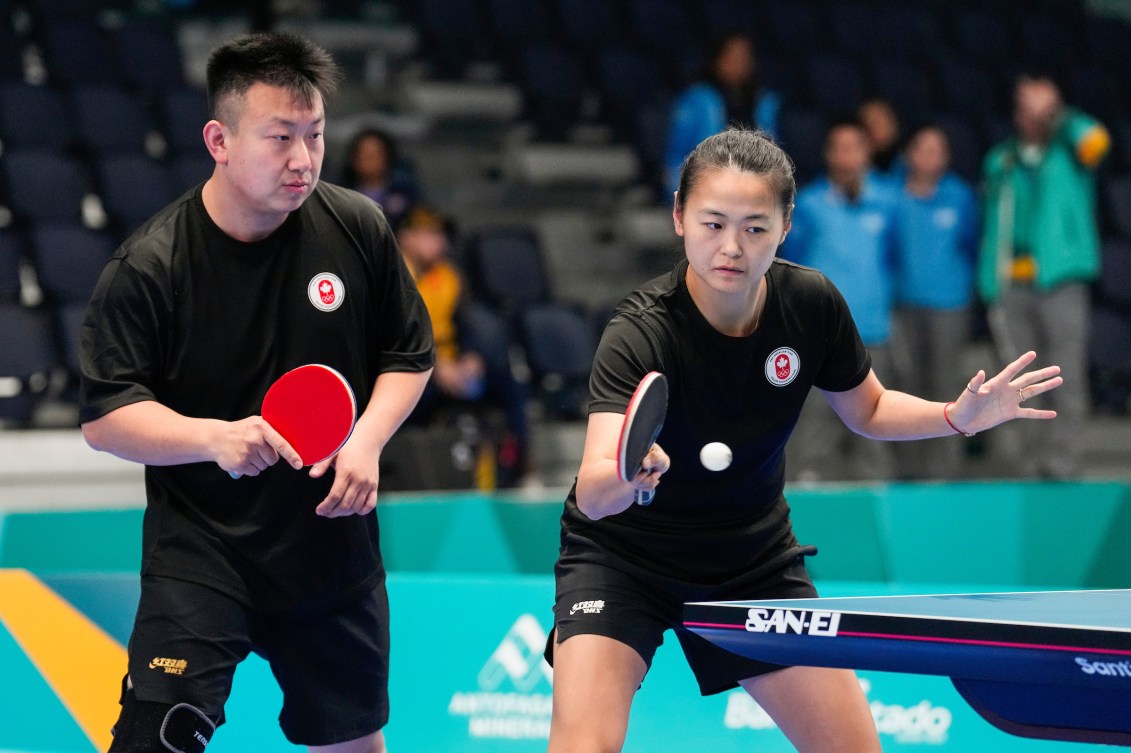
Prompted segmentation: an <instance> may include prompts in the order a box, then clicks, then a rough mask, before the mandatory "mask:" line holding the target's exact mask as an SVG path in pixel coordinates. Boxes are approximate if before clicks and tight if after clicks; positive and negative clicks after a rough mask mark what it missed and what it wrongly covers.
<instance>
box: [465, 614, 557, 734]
mask: <svg viewBox="0 0 1131 753" xmlns="http://www.w3.org/2000/svg"><path fill="white" fill-rule="evenodd" d="M545 648H546V631H545V630H544V629H543V628H542V625H541V624H540V623H539V622H538V620H537V618H535V617H534V615H532V614H524V615H522V616H520V617H519V618H518V619H517V620H515V623H514V625H512V626H511V628H510V630H508V631H507V634H506V635H505V636H503V640H502V641H501V642H500V643H499V645H498V647H497V648H496V649H495V650H494V651H493V652H492V653H491V655H490V656H489V657H488V658H487V661H486V663H485V664H484V665H483V668H482V669H481V670H479V677H478V678H477V679H478V685H479V690H478V691H473V692H456V693H455V694H453V695H452V700H451V701H450V702H449V703H448V713H449V714H452V715H454V716H466V717H467V731H468V734H469V735H470V736H471V737H478V738H494V739H509V740H518V739H543V740H544V739H547V738H549V736H550V711H551V708H552V698H553V695H552V693H553V679H554V678H553V670H552V669H550V665H548V664H547V663H546V660H545V659H544V658H543V656H542V652H543V651H544V650H545ZM538 690H541V692H535V691H538Z"/></svg>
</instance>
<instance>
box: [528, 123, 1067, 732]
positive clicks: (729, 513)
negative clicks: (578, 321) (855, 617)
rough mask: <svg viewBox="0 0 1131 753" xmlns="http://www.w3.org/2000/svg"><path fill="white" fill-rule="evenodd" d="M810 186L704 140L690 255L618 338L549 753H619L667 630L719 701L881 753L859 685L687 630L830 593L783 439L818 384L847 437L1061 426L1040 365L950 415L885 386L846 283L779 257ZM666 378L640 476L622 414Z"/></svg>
mask: <svg viewBox="0 0 1131 753" xmlns="http://www.w3.org/2000/svg"><path fill="white" fill-rule="evenodd" d="M795 191H796V186H795V183H794V179H793V169H792V165H791V163H790V161H789V158H788V157H787V156H786V155H785V153H784V152H782V151H781V149H779V148H778V147H777V146H776V145H775V144H774V143H773V142H772V141H771V140H770V139H769V138H768V137H766V136H765V135H764V134H761V133H757V132H752V131H747V130H738V129H730V130H727V131H725V132H723V133H721V134H718V135H715V136H712V137H710V138H708V139H706V140H705V141H704V142H703V143H701V144H700V145H699V146H698V147H696V149H695V150H694V151H693V152H692V153H691V155H689V157H688V158H687V160H686V162H685V164H684V167H683V170H682V174H681V176H680V183H679V190H678V191H677V193H676V197H675V207H674V211H673V217H674V221H675V230H676V234H677V235H679V236H681V237H682V238H683V242H684V250H685V253H686V257H687V258H686V261H681V262H680V263H679V265H677V266H676V268H675V269H674V270H673V271H672V272H671V273H669V274H667V275H664V276H662V277H659V278H656V279H655V280H652V281H651V282H649V283H647V284H646V285H644V286H643V287H642V288H640V289H639V290H637V291H636V292H634V293H632V294H631V295H629V296H628V297H627V298H626V299H625V300H624V301H623V302H622V303H621V304H620V306H619V307H618V309H617V312H616V314H615V315H614V317H613V319H612V320H611V321H610V322H609V324H608V326H607V328H606V330H605V333H604V336H603V337H602V340H601V344H600V346H599V348H598V352H597V355H596V357H595V360H594V366H593V373H592V377H591V381H590V388H591V392H592V401H591V403H590V416H589V425H588V430H587V434H586V439H585V449H584V453H583V456H582V461H581V469H580V471H579V473H578V477H577V483H576V485H575V486H574V489H573V490H572V491H571V492H570V495H569V497H568V499H567V500H566V507H565V512H564V514H563V516H562V547H561V551H560V556H559V560H558V564H557V566H556V568H555V575H556V580H557V597H556V605H555V608H554V611H555V631H554V635H553V636H552V638H551V641H550V645H549V646H547V658H548V659H549V660H551V663H552V664H553V665H554V707H553V717H552V723H551V731H550V745H549V749H550V751H551V753H559V752H562V751H571V752H572V753H577V752H579V751H615V750H619V749H620V748H621V746H622V745H623V743H624V736H625V731H626V729H627V726H628V716H629V709H630V707H631V703H632V699H633V696H634V694H635V692H636V689H637V688H638V687H639V685H640V683H641V682H642V680H643V679H644V675H645V674H646V672H647V670H648V666H649V664H650V662H651V659H652V656H653V654H654V652H655V650H656V648H657V647H658V646H659V644H660V642H661V640H662V634H663V632H664V631H665V630H667V629H669V628H670V629H673V630H674V631H675V633H676V636H677V638H678V639H679V641H680V644H681V645H682V647H683V649H684V653H685V655H686V656H687V658H688V662H689V663H690V665H691V668H692V670H693V671H694V673H695V675H696V678H697V679H698V681H699V684H700V690H701V691H702V692H703V693H704V694H711V693H718V692H722V691H724V690H728V689H730V688H733V687H735V686H741V687H743V688H744V689H745V690H746V691H748V692H749V693H750V694H751V695H752V696H753V697H754V698H755V699H756V700H757V701H758V703H759V704H761V706H762V707H763V708H764V709H765V710H766V711H767V712H768V713H769V714H770V715H771V716H772V717H773V718H774V720H775V721H776V722H777V724H778V725H779V727H781V729H782V730H783V731H784V732H785V734H786V735H787V736H788V737H789V739H790V740H791V741H792V742H793V744H794V745H795V746H796V747H797V749H798V750H800V751H824V752H826V753H827V752H828V751H853V753H860V751H879V749H880V747H879V741H878V738H877V735H876V730H875V727H874V725H873V722H872V718H871V714H870V712H869V709H868V705H867V703H866V701H865V698H864V695H863V693H862V692H861V690H860V687H859V684H858V682H857V681H856V678H855V676H854V674H853V673H852V672H850V671H846V670H835V669H822V668H811V667H789V668H783V667H779V666H775V665H769V664H764V663H761V662H757V661H753V660H749V659H745V658H742V657H738V656H735V655H733V654H730V653H729V652H726V651H723V650H721V649H718V648H716V647H714V646H712V645H711V644H710V643H708V642H707V641H706V640H704V639H702V638H699V637H698V636H696V635H694V634H691V633H689V632H687V631H685V630H683V628H682V625H681V617H682V608H683V604H684V602H687V601H713V600H724V599H751V598H792V597H811V596H815V595H816V591H815V589H814V588H813V584H812V582H811V581H810V579H809V576H808V574H807V573H806V570H805V565H804V557H805V556H807V555H811V554H813V553H815V550H814V549H813V548H812V547H801V546H799V545H798V543H797V540H796V539H795V538H794V536H793V533H792V529H791V526H790V522H789V509H788V507H787V505H786V502H785V499H784V497H783V496H782V490H783V487H784V480H783V479H784V448H785V444H786V440H787V439H788V438H789V434H790V432H791V430H792V429H793V425H794V423H795V422H796V420H797V416H798V414H799V412H800V411H801V406H802V403H803V402H804V400H805V396H806V394H807V393H808V392H809V389H810V388H811V387H813V386H816V387H817V388H818V389H820V390H821V391H822V394H823V395H824V397H825V399H826V400H828V401H829V403H830V404H831V405H832V407H833V409H834V410H835V411H836V412H837V414H838V415H839V416H840V418H841V420H843V421H844V422H845V423H846V424H847V425H848V426H849V427H851V428H852V429H853V430H855V431H857V432H859V433H862V434H865V435H868V436H871V437H875V438H880V439H913V438H926V437H941V436H946V435H949V434H954V433H967V434H972V433H974V432H977V431H981V430H984V429H988V428H990V427H992V426H995V425H997V424H999V423H1002V422H1003V421H1007V420H1009V419H1012V418H1053V417H1054V416H1055V414H1054V413H1053V412H1051V411H1044V410H1034V409H1029V408H1023V407H1021V405H1020V401H1023V400H1025V399H1028V398H1030V397H1033V396H1036V395H1039V394H1041V393H1043V392H1046V391H1048V390H1050V389H1053V388H1055V387H1057V386H1059V385H1060V383H1061V379H1060V377H1058V376H1057V374H1058V372H1059V369H1058V368H1057V367H1055V366H1052V367H1048V368H1044V369H1040V370H1037V371H1033V372H1029V373H1022V372H1023V370H1024V368H1025V367H1026V366H1028V365H1029V364H1030V363H1032V361H1033V360H1034V358H1035V357H1036V356H1035V354H1033V353H1027V354H1025V355H1024V356H1022V357H1021V358H1019V359H1017V360H1016V361H1015V362H1014V363H1012V364H1010V365H1009V366H1008V367H1007V368H1006V369H1005V370H1004V371H1003V372H1002V373H1000V374H998V375H997V376H996V377H994V378H993V379H989V380H987V379H986V374H985V373H984V372H981V371H980V372H978V374H976V375H975V376H974V377H973V379H971V380H970V382H969V383H968V384H967V385H966V386H965V389H961V390H960V392H961V394H960V395H959V397H958V398H957V399H956V400H955V401H954V402H953V403H947V404H945V405H944V404H943V403H932V402H928V401H926V400H921V399H919V398H916V397H913V396H911V395H907V394H904V393H899V392H895V391H892V390H885V389H884V387H883V385H881V384H880V382H879V380H878V379H876V377H875V375H874V374H873V373H872V371H871V367H870V359H869V356H868V352H867V350H866V349H865V348H864V346H863V344H862V343H861V341H860V337H859V335H858V334H857V331H856V327H855V325H854V323H853V322H852V318H851V316H850V315H849V313H848V308H847V306H846V305H845V303H844V299H843V298H842V297H841V296H840V294H839V292H837V290H836V288H835V287H834V286H833V285H832V284H831V283H830V282H829V281H828V280H827V279H826V278H825V277H824V276H823V275H822V274H821V273H819V272H817V271H816V270H812V269H807V268H804V267H800V266H797V265H794V264H790V263H788V262H783V261H777V260H775V258H774V257H775V253H776V251H777V248H778V246H779V245H780V244H781V243H782V241H783V240H784V239H785V236H786V234H787V233H788V232H789V227H790V212H791V210H792V206H793V197H794V194H795ZM651 370H656V371H660V372H662V373H664V374H666V375H667V377H668V379H669V383H670V400H669V405H668V414H667V420H666V422H665V424H664V429H663V431H662V432H661V434H660V437H659V440H658V442H657V444H656V445H655V446H654V447H653V448H652V449H651V451H650V452H649V456H648V457H647V458H646V459H645V462H644V467H645V468H646V469H648V470H647V471H642V472H641V473H640V474H638V475H637V477H636V478H634V479H633V480H632V481H631V482H623V481H621V480H620V479H619V477H618V475H617V462H616V455H617V440H618V435H619V432H620V428H621V423H622V421H623V418H624V416H623V414H624V411H625V407H626V406H627V404H628V400H629V397H630V395H631V393H632V390H633V388H634V387H635V386H636V384H637V382H638V381H639V380H640V378H641V377H643V376H644V374H645V373H647V372H648V371H651ZM708 442H723V443H725V444H727V445H728V446H729V447H730V448H731V449H732V451H733V458H734V459H733V462H732V464H731V465H730V466H729V467H727V468H725V469H724V470H722V471H708V470H706V469H705V468H703V467H702V466H701V465H700V463H699V462H698V454H699V450H700V448H702V447H703V445H705V444H707V443H708ZM665 448H666V449H665ZM637 490H655V492H656V494H655V499H654V501H653V502H652V504H651V505H650V506H648V507H642V506H638V505H634V504H633V497H634V494H635V492H636V491H637ZM582 602H585V605H584V607H583V606H582ZM598 602H599V608H597V607H598Z"/></svg>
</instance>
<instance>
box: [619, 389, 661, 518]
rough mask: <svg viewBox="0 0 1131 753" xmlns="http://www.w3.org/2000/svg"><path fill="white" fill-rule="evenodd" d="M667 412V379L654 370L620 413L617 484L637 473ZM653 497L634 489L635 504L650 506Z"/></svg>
mask: <svg viewBox="0 0 1131 753" xmlns="http://www.w3.org/2000/svg"><path fill="white" fill-rule="evenodd" d="M667 412H668V379H667V377H665V376H664V375H663V374H661V373H660V372H658V371H649V372H648V373H647V374H645V375H644V378H643V379H641V380H640V384H638V385H636V390H635V391H634V392H633V393H632V399H630V400H629V401H628V410H626V411H625V413H624V424H623V425H622V426H621V430H620V442H619V446H618V448H617V475H618V476H620V479H621V481H632V479H634V478H635V477H636V474H637V473H639V472H640V471H641V468H642V465H643V463H644V456H645V455H647V454H648V450H650V449H652V445H653V444H655V443H656V437H657V436H659V434H660V429H662V428H663V427H664V417H665V416H666V415H667ZM654 496H655V492H646V491H640V490H637V492H636V504H638V505H650V504H652V498H653V497H654Z"/></svg>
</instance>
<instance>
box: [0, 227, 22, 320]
mask: <svg viewBox="0 0 1131 753" xmlns="http://www.w3.org/2000/svg"><path fill="white" fill-rule="evenodd" d="M23 258H24V244H23V240H22V239H21V238H20V236H19V235H17V234H16V232H15V231H13V230H9V229H7V228H0V303H16V302H18V301H19V300H20V263H21V262H22V260H23Z"/></svg>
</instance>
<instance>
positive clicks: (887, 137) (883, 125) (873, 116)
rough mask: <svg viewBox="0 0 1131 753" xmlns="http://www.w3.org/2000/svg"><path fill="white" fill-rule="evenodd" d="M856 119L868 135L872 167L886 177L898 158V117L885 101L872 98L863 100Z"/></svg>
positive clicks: (896, 163) (895, 165)
mask: <svg viewBox="0 0 1131 753" xmlns="http://www.w3.org/2000/svg"><path fill="white" fill-rule="evenodd" d="M856 117H857V118H859V119H860V123H861V124H862V125H863V126H864V132H865V133H867V134H868V143H869V145H870V146H871V149H872V167H873V168H875V169H876V170H877V171H879V172H880V173H882V174H884V175H887V174H889V173H891V172H892V169H893V168H896V167H897V165H898V162H899V156H900V153H899V152H900V126H899V116H898V115H897V114H896V112H895V108H894V107H892V106H891V103H890V102H888V101H887V100H886V99H880V98H879V97H874V98H872V99H868V100H865V101H864V103H863V104H861V105H860V108H859V110H857V113H856Z"/></svg>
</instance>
